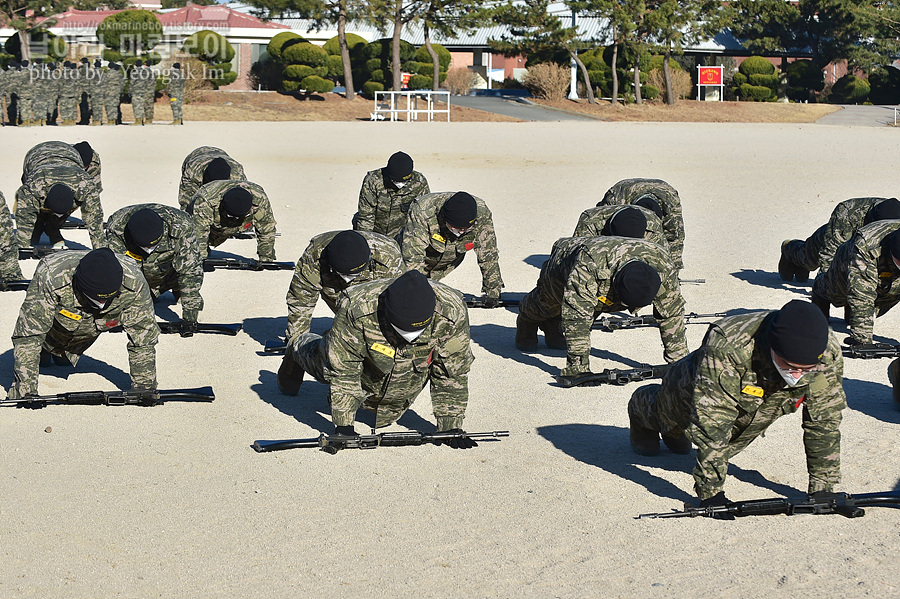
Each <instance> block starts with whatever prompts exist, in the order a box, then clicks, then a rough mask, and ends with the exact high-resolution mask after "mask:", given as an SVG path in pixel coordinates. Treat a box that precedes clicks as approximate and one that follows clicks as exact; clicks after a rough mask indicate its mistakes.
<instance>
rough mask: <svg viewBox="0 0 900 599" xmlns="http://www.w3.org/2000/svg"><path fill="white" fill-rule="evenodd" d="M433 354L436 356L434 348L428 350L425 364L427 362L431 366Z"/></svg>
mask: <svg viewBox="0 0 900 599" xmlns="http://www.w3.org/2000/svg"><path fill="white" fill-rule="evenodd" d="M432 356H434V350H431V351H430V352H428V359H427V360H425V364H427V365H428V366H431V358H432Z"/></svg>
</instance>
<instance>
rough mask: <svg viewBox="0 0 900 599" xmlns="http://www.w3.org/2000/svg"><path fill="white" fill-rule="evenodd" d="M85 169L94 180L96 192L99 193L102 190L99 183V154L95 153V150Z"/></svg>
mask: <svg viewBox="0 0 900 599" xmlns="http://www.w3.org/2000/svg"><path fill="white" fill-rule="evenodd" d="M82 164H84V162H82ZM85 170H86V171H87V174H88V175H90V176H91V179H92V180H93V181H94V186H95V187H96V188H97V193H101V192H102V191H103V185H102V184H101V183H100V154H98V153H97V150H94V154H93V156H91V163H90V164H89V165H87V168H86V169H85Z"/></svg>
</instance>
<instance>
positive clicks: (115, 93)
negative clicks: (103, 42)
mask: <svg viewBox="0 0 900 599" xmlns="http://www.w3.org/2000/svg"><path fill="white" fill-rule="evenodd" d="M123 91H125V75H124V74H123V73H122V67H121V66H119V64H118V63H116V62H111V63H109V68H107V70H106V72H105V73H103V79H102V80H101V81H100V93H102V94H103V105H104V106H105V107H106V124H107V125H117V124H119V123H121V122H122V115H121V113H120V112H119V105H120V104H121V103H122V92H123Z"/></svg>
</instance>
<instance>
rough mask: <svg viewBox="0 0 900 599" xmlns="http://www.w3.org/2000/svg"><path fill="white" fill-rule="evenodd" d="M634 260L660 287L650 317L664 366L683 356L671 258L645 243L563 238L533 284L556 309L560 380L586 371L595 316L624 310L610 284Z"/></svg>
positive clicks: (681, 314)
mask: <svg viewBox="0 0 900 599" xmlns="http://www.w3.org/2000/svg"><path fill="white" fill-rule="evenodd" d="M635 260H639V261H641V262H645V263H646V264H648V265H649V266H650V267H652V268H653V269H654V270H655V271H656V272H657V273H658V274H659V278H660V287H659V292H658V293H657V294H656V298H655V299H654V300H653V312H654V314H655V315H656V317H657V319H658V320H659V335H660V338H661V339H662V343H663V347H664V352H663V356H664V357H665V360H666V362H674V361H675V360H678V359H679V358H682V357H684V356H685V355H686V354H687V338H686V336H685V329H684V298H683V297H682V296H681V290H680V288H679V286H678V274H677V271H676V270H675V267H674V266H673V264H672V258H671V256H670V255H669V253H668V252H666V251H665V249H663V248H661V247H660V246H658V245H656V244H655V243H653V242H651V241H647V240H645V239H631V238H628V237H563V238H562V239H559V240H557V241H556V243H554V244H553V250H552V252H551V253H550V259H549V260H547V262H545V263H544V265H543V267H541V274H540V277H539V278H538V284H537V291H538V294H539V296H540V298H541V300H542V301H548V302H550V301H553V302H556V303H558V304H560V306H561V308H560V310H561V312H560V316H561V318H562V327H563V333H564V334H565V337H566V345H567V346H568V355H567V360H566V368H565V370H563V371H562V374H563V375H574V374H578V373H581V372H586V371H587V370H589V358H590V353H591V324H592V323H593V321H594V317H595V315H596V314H597V313H600V312H616V311H619V310H625V309H626V307H625V306H624V305H623V304H622V303H621V301H620V300H619V298H618V297H617V296H616V290H615V288H614V287H613V284H612V283H613V280H614V278H615V276H616V273H617V272H618V271H619V269H620V268H622V267H623V266H625V265H626V264H628V263H629V262H633V261H635Z"/></svg>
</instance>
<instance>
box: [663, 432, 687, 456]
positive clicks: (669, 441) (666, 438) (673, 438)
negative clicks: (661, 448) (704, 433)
mask: <svg viewBox="0 0 900 599" xmlns="http://www.w3.org/2000/svg"><path fill="white" fill-rule="evenodd" d="M662 440H663V443H665V444H666V447H668V448H669V451H671V452H672V453H681V454H685V453H690V452H691V440H690V439H688V438H687V437H686V436H685V435H684V433H682V434H680V435H663V436H662Z"/></svg>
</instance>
